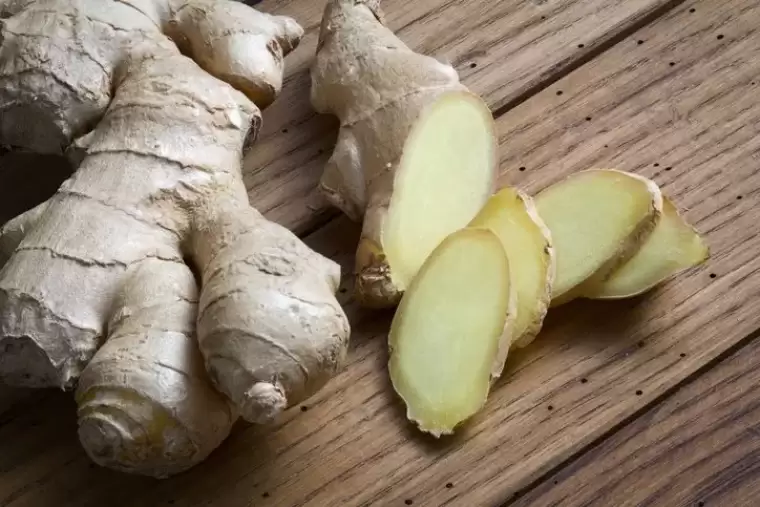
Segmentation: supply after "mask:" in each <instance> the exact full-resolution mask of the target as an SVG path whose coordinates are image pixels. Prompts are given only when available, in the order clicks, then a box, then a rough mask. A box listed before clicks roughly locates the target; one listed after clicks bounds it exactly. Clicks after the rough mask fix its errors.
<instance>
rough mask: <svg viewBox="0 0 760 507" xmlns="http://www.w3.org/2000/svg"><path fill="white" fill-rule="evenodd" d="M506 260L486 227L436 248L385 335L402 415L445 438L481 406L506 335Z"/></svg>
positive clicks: (498, 366) (502, 353) (460, 234)
mask: <svg viewBox="0 0 760 507" xmlns="http://www.w3.org/2000/svg"><path fill="white" fill-rule="evenodd" d="M510 296H511V294H510V274H509V262H508V260H507V256H506V253H505V251H504V247H503V246H502V244H501V242H500V241H499V239H498V238H497V237H496V235H495V234H494V233H492V232H491V231H490V230H488V229H462V230H459V231H457V232H454V233H453V234H451V235H450V236H448V237H447V238H446V239H444V240H443V242H441V244H440V245H439V246H438V247H437V248H436V249H435V250H434V251H433V253H432V254H431V255H430V257H429V258H428V260H427V261H426V262H425V263H424V265H423V267H422V269H421V270H420V272H419V274H418V276H417V277H416V278H415V279H414V280H413V281H412V283H411V285H410V287H409V289H408V290H407V291H406V293H405V294H404V296H403V297H402V299H401V302H400V305H399V308H398V310H397V312H396V315H395V317H394V319H393V323H392V325H391V331H390V336H389V348H390V362H389V370H390V377H391V381H392V382H393V386H394V389H395V390H396V392H397V393H398V394H399V396H400V397H401V398H402V399H403V400H404V403H405V404H406V407H407V417H408V418H409V419H410V420H411V421H414V422H415V423H416V424H417V425H418V426H419V428H420V429H421V430H422V431H425V432H428V433H431V434H432V435H434V436H436V437H438V436H440V435H443V434H450V433H452V432H453V431H454V428H455V427H456V426H457V425H459V424H460V423H462V422H464V421H465V420H467V419H469V418H470V417H472V416H473V415H474V414H475V413H477V412H478V411H479V410H480V409H481V408H482V406H483V405H484V403H485V401H486V398H487V396H488V392H489V389H490V386H491V383H492V380H493V378H494V377H496V376H498V374H499V373H501V368H502V367H503V361H504V359H505V358H506V353H505V351H506V350H507V349H508V348H509V344H510V341H511V340H510V336H509V335H508V334H507V333H504V332H503V331H504V328H505V324H506V322H507V317H508V308H509V304H510Z"/></svg>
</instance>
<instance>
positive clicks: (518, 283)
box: [468, 187, 554, 347]
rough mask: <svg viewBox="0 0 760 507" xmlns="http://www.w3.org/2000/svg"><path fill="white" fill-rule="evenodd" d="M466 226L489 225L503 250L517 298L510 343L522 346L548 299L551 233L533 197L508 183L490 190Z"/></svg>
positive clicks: (541, 317) (530, 338)
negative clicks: (505, 185)
mask: <svg viewBox="0 0 760 507" xmlns="http://www.w3.org/2000/svg"><path fill="white" fill-rule="evenodd" d="M468 227H485V228H488V229H490V230H491V231H493V232H494V233H495V234H496V235H497V236H498V237H499V239H500V240H501V243H502V245H503V246H504V250H505V251H506V252H507V257H508V258H509V269H510V281H511V284H512V288H513V290H514V292H515V294H516V298H517V302H516V304H517V307H516V312H515V319H514V322H513V323H512V329H511V333H512V340H513V345H516V346H518V347H525V346H526V345H528V344H529V343H531V342H532V341H533V339H534V337H535V336H536V334H538V332H539V331H540V330H541V326H542V324H543V320H544V317H545V316H546V312H547V310H548V308H549V302H550V300H551V289H552V284H553V281H554V249H553V247H552V242H551V233H550V232H549V229H548V228H547V227H546V225H544V222H543V220H541V218H540V217H539V216H538V211H537V210H536V208H535V206H534V204H533V199H531V198H530V197H529V196H527V195H525V194H524V193H522V192H521V191H519V190H517V189H514V188H510V187H505V188H503V189H501V190H500V191H499V192H497V193H496V194H494V195H493V197H491V198H490V199H489V200H488V202H487V203H486V205H485V206H483V209H482V210H480V213H478V215H477V216H476V217H475V218H474V219H473V220H472V222H470V225H469V226H468Z"/></svg>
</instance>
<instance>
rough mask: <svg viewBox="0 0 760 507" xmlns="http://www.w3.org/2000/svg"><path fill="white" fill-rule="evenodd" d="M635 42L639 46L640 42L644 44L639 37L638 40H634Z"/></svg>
mask: <svg viewBox="0 0 760 507" xmlns="http://www.w3.org/2000/svg"><path fill="white" fill-rule="evenodd" d="M636 44H638V45H639V46H641V45H642V44H644V41H643V40H641V39H639V40H637V41H636Z"/></svg>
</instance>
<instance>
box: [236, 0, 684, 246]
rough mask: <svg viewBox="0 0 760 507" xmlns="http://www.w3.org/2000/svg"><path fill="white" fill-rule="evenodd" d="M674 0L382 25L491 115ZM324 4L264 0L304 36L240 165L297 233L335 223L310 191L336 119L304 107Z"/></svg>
mask: <svg viewBox="0 0 760 507" xmlns="http://www.w3.org/2000/svg"><path fill="white" fill-rule="evenodd" d="M674 3H678V1H675V2H674V1H673V0H626V1H625V2H610V1H608V0H553V1H552V2H546V1H545V0H535V1H530V2H526V1H524V0H500V1H498V2H493V1H488V0H457V1H451V0H424V1H408V0H384V1H383V3H382V7H383V10H384V12H385V13H386V16H385V17H386V22H387V25H388V26H389V27H390V28H391V29H392V30H394V31H395V32H396V33H397V34H398V36H399V37H401V38H402V40H403V41H404V42H406V43H407V45H409V46H410V47H413V48H414V49H415V50H417V51H422V52H424V53H425V54H429V55H431V56H434V57H436V58H440V59H442V60H445V61H448V62H450V63H451V64H452V65H453V66H454V67H455V68H456V69H457V71H458V72H459V75H460V77H461V79H462V81H463V82H464V83H465V84H466V85H467V86H468V87H470V88H471V89H472V90H473V91H475V92H477V93H479V94H481V95H482V96H483V98H484V99H485V100H486V101H487V102H488V104H489V106H490V107H491V108H492V109H493V110H494V113H495V114H496V115H497V116H498V115H500V114H501V112H503V111H504V109H505V108H507V107H509V106H510V105H511V104H513V103H514V102H516V101H520V100H521V99H523V98H524V97H525V96H526V95H530V94H532V93H535V91H536V90H540V89H541V88H542V87H544V86H546V85H547V84H548V83H551V82H552V81H554V80H556V79H557V78H558V77H560V76H562V75H563V74H564V73H566V72H568V71H569V70H570V69H572V68H574V67H575V66H577V65H580V64H581V63H582V62H584V61H585V60H586V59H588V58H591V57H593V56H594V55H595V54H597V53H598V52H599V51H601V50H602V49H603V48H605V47H606V46H607V45H609V44H611V43H613V42H614V41H616V40H617V39H618V38H619V37H621V36H622V35H624V34H625V33H627V32H629V31H631V30H633V29H635V27H637V26H639V25H641V24H642V23H645V22H646V21H647V20H649V19H650V18H652V17H656V16H657V15H658V14H659V13H660V12H662V11H663V10H664V9H665V8H667V7H669V6H671V5H672V4H674ZM324 4H325V2H324V0H320V1H318V2H315V1H312V0H295V1H283V0H265V1H263V2H261V3H260V4H258V5H257V7H258V8H260V9H262V10H264V11H266V12H277V13H281V14H287V15H291V16H294V17H295V18H296V19H297V20H298V21H299V23H301V24H302V25H303V26H304V29H305V31H306V33H305V36H304V38H303V40H302V42H301V44H300V45H299V47H298V48H297V49H296V50H295V51H294V52H293V53H292V54H291V55H290V56H288V69H287V72H286V77H285V81H284V85H283V92H282V95H281V96H280V97H279V98H278V100H277V101H276V102H275V103H274V104H273V105H272V106H271V107H270V108H268V109H267V110H266V111H265V112H264V126H263V128H262V132H261V134H260V136H259V139H258V141H257V145H256V149H255V150H253V152H252V153H251V154H250V156H249V157H248V159H247V161H246V168H245V181H246V185H247V187H248V188H249V189H251V191H250V199H251V203H252V204H253V205H254V206H256V207H257V208H259V209H260V210H262V211H264V212H265V213H266V214H267V216H268V217H270V218H272V219H273V220H276V221H278V222H280V223H282V224H284V225H285V226H287V227H290V228H291V229H293V230H295V231H296V232H299V233H303V232H307V231H311V230H313V229H314V228H315V227H316V226H318V225H320V224H322V223H324V221H325V220H326V219H327V218H329V217H331V216H335V215H336V214H337V212H336V211H335V210H333V209H331V208H329V207H328V206H327V204H326V201H325V200H324V199H323V198H322V197H321V196H320V195H319V194H318V193H317V191H316V185H317V181H318V180H319V176H320V173H321V171H322V168H323V167H324V164H325V162H326V161H327V159H328V157H329V156H330V152H331V150H332V147H333V146H334V143H335V138H336V135H337V128H336V126H337V121H336V120H334V119H333V118H332V117H330V116H326V115H317V114H316V113H314V111H313V110H312V108H311V106H310V104H309V84H310V81H309V65H310V63H311V60H312V57H313V54H314V50H315V47H316V40H317V33H318V28H319V21H320V18H321V15H322V7H323V6H324Z"/></svg>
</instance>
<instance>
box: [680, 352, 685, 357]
mask: <svg viewBox="0 0 760 507" xmlns="http://www.w3.org/2000/svg"><path fill="white" fill-rule="evenodd" d="M678 355H679V356H681V357H686V352H681V353H680V354H678Z"/></svg>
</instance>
